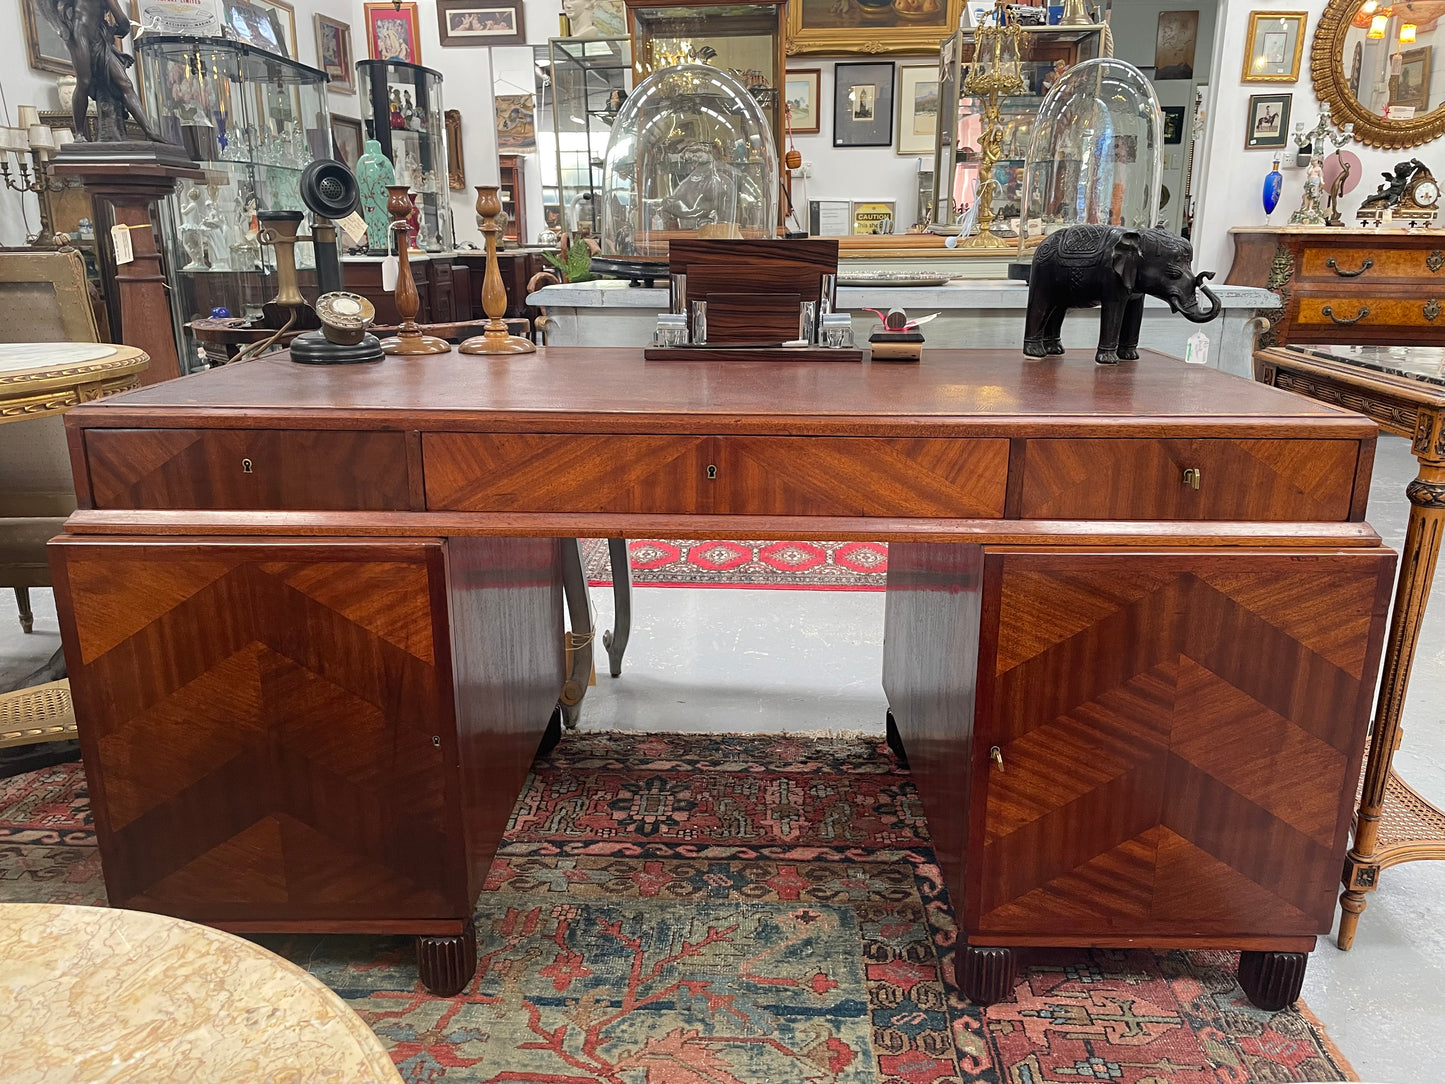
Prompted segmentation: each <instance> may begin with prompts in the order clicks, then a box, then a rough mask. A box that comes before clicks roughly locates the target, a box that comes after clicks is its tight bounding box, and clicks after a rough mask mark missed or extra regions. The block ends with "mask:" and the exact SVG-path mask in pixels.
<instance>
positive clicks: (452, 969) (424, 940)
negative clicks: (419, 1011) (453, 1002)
mask: <svg viewBox="0 0 1445 1084" xmlns="http://www.w3.org/2000/svg"><path fill="white" fill-rule="evenodd" d="M416 969H417V976H418V978H420V979H421V984H422V985H423V986H425V987H426V988H427V992H428V993H430V994H435V995H436V996H437V997H455V996H456V995H457V994H459V993H461V992H462V991H463V990H465V989H466V988H467V983H469V982H471V981H472V976H473V975H475V974H476V973H477V928H476V926H474V925H473V924H472V920H471V919H467V924H466V925H465V926H464V927H462V932H461V933H459V934H456V935H455V936H452V937H437V936H432V935H423V936H421V937H418V938H417V939H416Z"/></svg>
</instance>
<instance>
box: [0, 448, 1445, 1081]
mask: <svg viewBox="0 0 1445 1084" xmlns="http://www.w3.org/2000/svg"><path fill="white" fill-rule="evenodd" d="M1414 474H1415V461H1414V459H1413V458H1412V457H1411V455H1410V453H1409V448H1408V446H1407V444H1406V442H1405V441H1403V440H1398V439H1395V438H1389V437H1386V438H1382V439H1381V444H1380V450H1379V455H1378V458H1377V459H1376V461H1375V482H1374V487H1373V491H1372V498H1371V502H1370V516H1369V518H1370V522H1371V523H1372V524H1374V526H1375V527H1376V529H1378V530H1379V531H1380V532H1381V534H1383V535H1384V536H1385V539H1386V542H1387V543H1388V544H1390V545H1392V546H1396V547H1398V546H1399V544H1400V542H1401V540H1402V538H1403V536H1404V529H1405V520H1406V515H1407V511H1408V504H1407V502H1406V500H1405V496H1404V489H1405V484H1406V482H1408V481H1409V480H1410V479H1411V478H1413V477H1414ZM1440 579H1445V576H1442V577H1437V584H1438V583H1439V580H1440ZM1439 591H1440V595H1439V597H1438V598H1437V599H1436V600H1435V602H1434V604H1433V606H1432V607H1431V613H1430V616H1429V619H1428V620H1427V622H1426V627H1425V629H1424V632H1423V635H1422V638H1421V643H1420V648H1419V653H1418V655H1417V658H1416V664H1415V672H1414V674H1413V676H1412V681H1411V687H1410V696H1409V701H1408V705H1407V709H1406V720H1405V726H1406V735H1405V740H1404V746H1403V748H1402V749H1401V751H1400V753H1399V755H1398V756H1397V758H1396V762H1397V763H1398V764H1399V765H1400V767H1401V770H1402V771H1403V773H1404V774H1405V775H1406V777H1407V778H1408V779H1409V780H1410V781H1411V783H1412V784H1414V785H1415V786H1416V787H1417V788H1418V789H1420V790H1421V791H1422V792H1423V793H1424V794H1426V795H1427V796H1429V797H1432V798H1434V799H1435V800H1437V801H1440V802H1445V584H1442V585H1440V586H1439ZM593 600H594V604H595V605H596V607H597V611H598V622H599V627H600V628H607V627H610V622H611V616H610V615H611V593H610V591H609V590H607V589H605V588H604V589H594V591H593ZM633 608H634V613H635V625H634V629H633V633H632V642H631V644H630V645H629V647H628V652H627V659H626V663H625V666H624V670H623V676H622V677H621V678H620V679H617V680H613V679H612V678H610V677H608V676H607V675H606V672H605V671H606V666H605V661H604V662H603V665H602V666H601V670H602V673H601V675H600V676H599V678H598V684H597V687H596V688H594V689H592V690H591V691H590V692H589V694H588V697H587V700H586V702H585V703H584V706H583V716H582V725H583V726H584V727H589V728H616V729H635V730H654V729H656V730H692V731H700V730H712V731H775V730H793V731H807V730H833V731H857V730H867V731H875V732H879V733H881V732H882V728H883V712H884V706H885V705H884V699H883V693H882V689H881V688H880V687H879V683H878V674H879V671H880V667H881V661H882V642H883V596H882V594H881V593H863V592H857V593H846V592H845V593H834V592H820V591H730V590H721V591H720V590H686V589H678V588H666V589H641V590H639V591H637V592H636V594H635V596H634V607H633ZM35 610H36V632H35V633H34V634H33V635H31V636H24V637H22V636H21V635H20V634H19V629H18V626H17V625H16V624H15V623H14V619H13V617H12V616H10V615H9V614H8V612H7V611H8V600H5V599H0V683H3V682H4V680H5V678H6V677H7V676H16V675H18V674H19V673H23V672H24V671H26V670H28V669H30V668H31V667H32V666H34V665H36V664H38V663H39V662H41V661H43V660H44V659H45V658H46V657H47V656H48V655H49V654H50V652H51V651H53V650H54V648H55V646H56V645H57V644H58V642H59V639H58V635H57V634H56V623H55V615H54V606H53V603H52V602H51V601H50V599H49V595H48V593H46V592H39V593H37V597H36V606H35ZM599 656H600V652H599ZM1381 881H1382V888H1381V889H1380V891H1378V892H1376V893H1375V894H1373V895H1372V896H1371V897H1370V899H1369V909H1368V910H1367V911H1366V912H1365V915H1364V917H1363V919H1362V921H1361V923H1360V930H1359V935H1358V937H1357V939H1356V942H1355V947H1354V949H1353V950H1352V951H1351V952H1348V953H1343V952H1340V951H1339V950H1338V949H1336V948H1335V947H1334V942H1333V941H1332V940H1325V939H1321V941H1320V945H1319V948H1318V949H1317V950H1316V952H1315V954H1314V957H1313V959H1312V961H1311V964H1310V968H1309V972H1308V976H1307V978H1306V981H1305V999H1306V1001H1307V1002H1308V1003H1309V1005H1310V1007H1311V1008H1312V1009H1313V1010H1314V1011H1315V1013H1316V1014H1318V1015H1319V1017H1320V1018H1321V1019H1322V1020H1323V1021H1324V1022H1325V1024H1326V1026H1327V1028H1328V1031H1329V1033H1330V1035H1331V1036H1333V1037H1334V1039H1335V1040H1336V1041H1337V1042H1338V1043H1339V1045H1340V1048H1341V1049H1342V1050H1343V1052H1344V1053H1345V1055H1346V1057H1348V1058H1349V1059H1350V1060H1351V1061H1352V1062H1353V1064H1354V1066H1355V1068H1356V1069H1357V1070H1358V1071H1359V1073H1360V1076H1361V1077H1362V1078H1363V1079H1364V1080H1368V1081H1377V1082H1381V1084H1385V1082H1390V1084H1416V1082H1420V1084H1433V1082H1435V1081H1438V1080H1442V1079H1445V1043H1442V1040H1441V1035H1442V1033H1445V863H1417V864H1413V865H1409V866H1404V867H1400V868H1397V869H1393V870H1390V871H1389V872H1387V873H1386V874H1385V875H1384V876H1383V877H1382V879H1381ZM1437 1029H1440V1030H1437Z"/></svg>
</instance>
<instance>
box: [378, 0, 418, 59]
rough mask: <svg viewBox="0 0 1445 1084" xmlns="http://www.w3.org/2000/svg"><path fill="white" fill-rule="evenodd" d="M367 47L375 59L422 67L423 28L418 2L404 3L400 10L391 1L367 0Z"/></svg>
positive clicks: (404, 0)
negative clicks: (397, 61)
mask: <svg viewBox="0 0 1445 1084" xmlns="http://www.w3.org/2000/svg"><path fill="white" fill-rule="evenodd" d="M366 48H367V55H368V56H370V57H371V59H372V60H400V61H402V62H403V63H406V64H420V63H421V27H420V26H419V25H418V23H417V14H416V0H403V3H402V5H401V7H397V6H396V5H395V4H393V3H392V2H391V0H368V3H367V5H366Z"/></svg>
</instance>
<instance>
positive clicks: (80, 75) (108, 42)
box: [39, 0, 166, 143]
mask: <svg viewBox="0 0 1445 1084" xmlns="http://www.w3.org/2000/svg"><path fill="white" fill-rule="evenodd" d="M39 6H40V10H41V12H42V14H43V15H44V16H45V19H46V20H47V21H48V22H49V23H50V24H51V25H52V26H54V27H55V30H56V32H57V33H58V34H59V35H60V37H61V39H62V40H64V42H65V45H66V48H68V49H69V50H70V62H71V64H73V65H74V66H75V100H74V102H73V103H72V104H71V117H72V119H73V121H74V123H75V138H76V141H77V142H84V141H88V140H90V139H91V134H90V124H89V118H88V117H87V115H86V113H87V109H88V108H89V103H90V101H91V99H94V100H95V108H96V114H97V120H96V132H95V137H94V141H95V142H97V143H122V142H125V117H126V114H127V113H129V114H130V115H131V116H132V117H134V118H135V122H136V123H137V124H138V125H140V129H141V131H142V132H144V133H145V136H146V138H147V139H149V140H153V141H155V142H157V143H165V142H166V140H165V139H164V138H162V137H161V135H160V134H159V133H158V132H156V130H155V129H154V128H152V127H151V124H150V121H148V120H147V119H146V115H145V110H144V109H143V108H142V106H141V101H140V95H138V94H137V93H136V90H135V85H134V84H132V83H131V81H130V76H129V75H128V74H127V73H126V69H127V68H129V67H130V66H131V65H132V64H134V63H135V60H134V59H133V58H132V57H129V56H127V55H126V54H125V53H124V52H122V51H121V49H120V47H119V46H118V45H117V44H116V41H115V39H116V38H117V37H118V36H120V37H124V36H125V35H126V34H129V33H130V17H129V16H128V15H126V13H125V11H124V10H123V9H122V8H121V4H120V0H40V5H39Z"/></svg>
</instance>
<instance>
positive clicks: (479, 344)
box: [457, 184, 537, 354]
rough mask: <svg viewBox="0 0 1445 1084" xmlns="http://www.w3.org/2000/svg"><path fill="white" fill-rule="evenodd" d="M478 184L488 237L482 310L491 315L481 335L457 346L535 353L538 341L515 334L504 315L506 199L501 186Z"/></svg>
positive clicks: (480, 350) (475, 351) (471, 351)
mask: <svg viewBox="0 0 1445 1084" xmlns="http://www.w3.org/2000/svg"><path fill="white" fill-rule="evenodd" d="M476 187H477V214H479V215H481V216H482V235H483V236H484V237H485V238H486V240H487V271H486V274H485V275H484V276H483V277H482V311H483V312H485V313H486V314H487V326H486V328H485V329H484V330H483V331H482V333H481V334H480V335H473V336H472V337H471V338H470V339H468V340H467V341H466V342H464V343H462V344H461V346H459V347H457V349H458V350H460V351H461V352H462V353H463V354H532V353H535V352H536V350H537V346H536V344H535V343H533V342H531V341H530V340H528V339H524V338H522V337H521V336H520V335H512V334H509V333H508V331H507V325H506V324H505V323H504V322H503V321H502V317H503V316H505V315H506V312H507V287H506V286H505V285H504V284H503V282H502V270H501V268H500V267H498V266H497V237H498V235H499V234H500V233H501V227H500V226H498V225H497V215H499V214H500V213H501V211H502V201H501V200H500V199H498V198H497V186H496V185H494V184H479V185H477V186H476Z"/></svg>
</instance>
